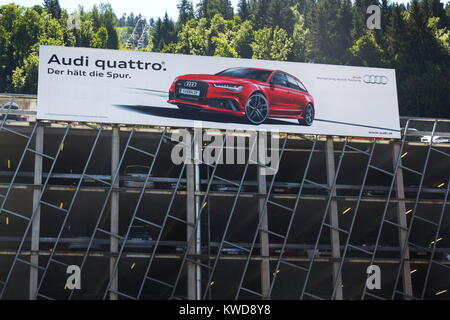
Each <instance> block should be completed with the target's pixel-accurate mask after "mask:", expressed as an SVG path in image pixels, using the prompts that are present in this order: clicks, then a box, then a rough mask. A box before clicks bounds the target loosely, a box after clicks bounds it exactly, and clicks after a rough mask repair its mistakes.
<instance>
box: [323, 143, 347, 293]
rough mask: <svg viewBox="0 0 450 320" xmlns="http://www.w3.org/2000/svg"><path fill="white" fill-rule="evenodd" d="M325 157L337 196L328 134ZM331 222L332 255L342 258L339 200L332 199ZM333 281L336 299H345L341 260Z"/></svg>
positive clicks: (335, 270) (332, 193) (332, 150)
mask: <svg viewBox="0 0 450 320" xmlns="http://www.w3.org/2000/svg"><path fill="white" fill-rule="evenodd" d="M325 157H326V169H327V182H328V187H329V188H330V190H331V193H330V197H336V188H334V187H333V181H334V180H335V175H336V169H335V159H334V145H333V137H331V136H328V137H327V142H326V145H325ZM328 215H329V222H330V226H331V228H330V239H331V255H332V257H333V259H338V260H339V259H340V258H341V252H340V250H341V249H340V248H341V243H340V239H339V215H338V207H337V201H336V200H335V199H332V200H331V203H330V208H329V211H328ZM333 283H335V285H336V290H335V296H334V298H335V299H336V300H342V299H343V293H342V274H341V273H340V270H339V262H333Z"/></svg>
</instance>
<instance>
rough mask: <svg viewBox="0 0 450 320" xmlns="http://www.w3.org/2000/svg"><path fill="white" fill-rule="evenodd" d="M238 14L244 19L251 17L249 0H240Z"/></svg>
mask: <svg viewBox="0 0 450 320" xmlns="http://www.w3.org/2000/svg"><path fill="white" fill-rule="evenodd" d="M238 15H239V17H241V19H242V21H245V20H249V19H250V8H249V5H248V2H247V0H239V3H238Z"/></svg>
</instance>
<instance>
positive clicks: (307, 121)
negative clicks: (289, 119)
mask: <svg viewBox="0 0 450 320" xmlns="http://www.w3.org/2000/svg"><path fill="white" fill-rule="evenodd" d="M313 122H314V107H313V105H312V104H310V103H308V105H307V106H306V108H305V115H304V116H303V119H298V123H300V124H301V125H302V126H308V127H309V126H311V125H312V124H313Z"/></svg>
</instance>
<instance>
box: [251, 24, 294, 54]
mask: <svg viewBox="0 0 450 320" xmlns="http://www.w3.org/2000/svg"><path fill="white" fill-rule="evenodd" d="M254 37H255V41H254V42H253V43H252V45H251V46H252V49H253V59H268V60H279V61H285V60H287V59H288V57H289V56H290V55H291V54H292V46H293V42H292V40H291V39H290V38H289V36H288V34H287V32H286V30H284V29H281V28H279V27H276V28H275V30H274V29H272V28H264V29H261V30H257V31H255V35H254Z"/></svg>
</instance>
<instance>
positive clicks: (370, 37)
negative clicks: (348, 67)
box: [350, 32, 384, 67]
mask: <svg viewBox="0 0 450 320" xmlns="http://www.w3.org/2000/svg"><path fill="white" fill-rule="evenodd" d="M350 52H351V53H352V54H353V56H354V57H355V58H356V60H355V61H356V62H357V63H358V64H360V65H363V66H366V67H369V66H370V67H383V66H384V63H383V56H384V52H383V49H382V48H381V47H380V45H379V44H378V43H377V42H376V40H375V36H374V34H373V32H372V33H367V34H365V35H363V36H361V38H359V39H358V40H356V42H355V44H354V45H353V46H352V47H351V48H350Z"/></svg>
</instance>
